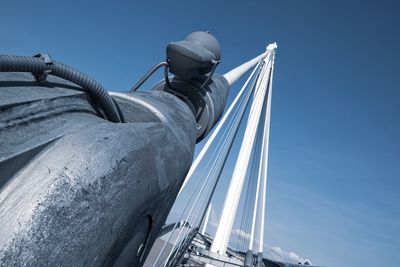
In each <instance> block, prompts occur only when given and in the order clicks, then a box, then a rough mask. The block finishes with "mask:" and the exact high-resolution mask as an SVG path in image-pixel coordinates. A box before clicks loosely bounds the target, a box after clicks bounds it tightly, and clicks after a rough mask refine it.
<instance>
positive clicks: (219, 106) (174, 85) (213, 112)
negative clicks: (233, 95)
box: [154, 74, 229, 142]
mask: <svg viewBox="0 0 400 267" xmlns="http://www.w3.org/2000/svg"><path fill="white" fill-rule="evenodd" d="M205 79H207V76H201V77H198V78H196V79H191V80H189V81H187V80H183V79H181V78H179V77H176V76H175V77H173V79H172V80H171V81H170V84H171V85H170V86H171V88H170V87H168V85H167V84H166V83H165V81H164V80H163V81H160V82H159V83H158V84H157V85H156V86H155V87H154V90H157V91H166V92H170V93H172V94H174V95H176V96H177V97H178V98H180V99H181V100H182V101H183V102H185V103H186V104H187V105H188V106H189V107H190V108H191V110H192V113H193V115H194V116H195V117H196V121H197V128H198V129H197V141H198V142H199V141H201V140H202V139H203V138H204V137H205V136H206V135H207V134H208V133H209V132H210V131H211V130H212V128H213V127H214V125H215V124H216V123H217V122H218V120H219V119H220V118H221V115H222V113H223V112H224V108H225V105H226V101H227V99H228V93H229V84H228V82H227V81H226V79H225V78H224V77H223V76H222V75H219V74H214V75H213V77H212V78H211V80H210V82H209V84H208V85H207V86H206V87H204V88H202V85H203V83H204V80H205Z"/></svg>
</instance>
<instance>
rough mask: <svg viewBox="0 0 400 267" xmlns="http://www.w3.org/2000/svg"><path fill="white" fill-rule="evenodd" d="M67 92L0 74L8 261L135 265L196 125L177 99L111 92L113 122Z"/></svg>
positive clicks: (1, 214) (0, 160) (1, 252)
mask: <svg viewBox="0 0 400 267" xmlns="http://www.w3.org/2000/svg"><path fill="white" fill-rule="evenodd" d="M73 89H75V88H74V87H73V86H72V85H70V84H69V83H66V82H64V81H63V80H60V79H56V78H54V79H53V80H52V82H44V83H36V82H35V81H34V79H33V77H32V75H30V74H21V73H18V74H16V73H0V101H1V102H0V142H1V143H0V147H1V149H0V181H1V189H0V218H1V223H0V262H1V264H2V265H4V266H32V265H33V266H99V265H108V266H109V265H121V266H123V265H127V264H130V265H133V266H135V265H141V264H140V263H139V259H142V260H143V259H144V257H145V256H146V254H147V253H148V251H149V249H150V247H151V244H152V243H153V242H154V240H155V238H156V236H157V234H158V231H159V230H160V228H161V226H162V225H163V223H164V221H165V218H166V216H167V214H168V212H169V209H170V207H171V205H172V204H173V201H174V199H175V196H176V194H177V192H178V190H179V187H180V184H181V183H182V182H183V179H184V177H185V174H186V172H187V171H188V169H189V166H190V164H191V160H192V157H193V150H194V145H195V140H196V122H195V119H194V117H193V115H192V112H191V110H190V109H189V108H188V107H187V106H186V105H185V104H184V103H183V102H182V101H181V100H179V99H178V98H177V97H175V96H173V95H171V94H169V93H166V92H160V91H152V92H146V93H134V94H129V93H125V94H119V95H118V96H116V95H115V94H114V99H116V101H117V102H118V103H119V105H120V108H121V110H122V112H123V115H124V118H125V120H126V121H127V123H118V124H116V123H111V122H109V121H106V120H104V119H102V118H101V117H100V115H101V114H100V113H99V112H100V111H98V110H97V109H96V108H95V107H94V105H93V103H92V101H91V99H90V97H89V96H88V95H87V94H86V93H83V92H82V91H79V90H78V91H77V90H73ZM142 244H146V246H145V247H144V249H141V250H140V249H139V248H140V247H141V245H142ZM132 251H133V252H135V251H136V252H137V251H139V254H138V255H136V253H132ZM143 251H144V252H143Z"/></svg>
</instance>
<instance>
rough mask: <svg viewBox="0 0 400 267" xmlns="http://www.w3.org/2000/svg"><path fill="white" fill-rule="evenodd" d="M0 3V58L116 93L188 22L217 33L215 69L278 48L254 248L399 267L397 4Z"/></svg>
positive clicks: (330, 261) (335, 262)
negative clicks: (55, 64) (65, 71)
mask: <svg viewBox="0 0 400 267" xmlns="http://www.w3.org/2000/svg"><path fill="white" fill-rule="evenodd" d="M0 8H1V11H2V12H1V14H2V15H1V23H0V36H1V38H0V51H1V52H0V53H11V54H21V55H33V54H35V53H37V52H40V51H44V52H48V53H50V54H51V55H52V57H53V58H54V59H57V60H59V61H62V62H65V63H67V64H70V65H72V66H74V67H76V68H78V69H80V70H82V71H84V72H86V73H88V74H90V75H91V76H93V77H94V78H96V79H97V80H99V81H100V82H101V83H103V84H104V85H105V86H106V87H107V88H109V89H110V90H119V91H125V90H128V89H129V88H130V87H131V86H132V85H133V84H134V83H135V81H137V80H138V79H139V78H140V77H141V76H142V75H143V74H144V73H145V72H146V71H147V70H148V69H149V68H150V67H151V66H152V65H153V64H155V63H157V62H159V61H160V60H162V59H163V58H164V51H165V46H166V44H168V42H170V41H176V40H180V39H182V38H183V37H184V36H185V35H186V34H188V33H190V32H191V31H194V30H209V31H211V33H213V34H214V35H215V36H216V37H217V38H218V39H219V41H220V43H221V46H222V63H221V65H220V66H219V67H218V72H220V73H224V72H225V71H227V70H229V69H231V68H233V67H234V66H236V65H238V64H240V63H241V62H244V61H245V60H247V59H250V58H252V57H254V56H255V55H257V54H259V53H261V52H262V51H263V50H264V48H265V45H266V44H267V43H269V42H272V41H276V42H278V46H279V48H278V51H277V57H276V64H275V74H274V94H273V100H272V118H271V121H272V124H271V137H270V167H269V176H268V197H267V201H268V203H267V223H266V226H265V229H266V237H265V238H266V247H267V250H266V254H267V255H269V256H271V257H275V258H279V257H281V258H283V259H290V258H292V259H293V258H295V256H293V254H290V252H292V253H295V254H297V255H298V256H299V257H301V258H309V259H311V261H312V262H313V263H314V264H318V265H326V266H399V265H400V253H399V251H400V177H399V174H400V171H399V170H400V142H399V136H400V122H399V116H400V86H399V84H400V74H399V70H400V63H399V62H400V52H399V41H400V15H399V14H400V2H398V1H327V0H320V1H318V0H312V1H300V0H293V1H282V0H280V1H278V0H276V1H72V0H70V1H64V2H62V1H26V2H21V1H16V0H14V1H3V2H2V3H1V4H0ZM160 78H161V74H160V73H158V76H157V78H154V79H152V80H151V81H150V82H149V83H147V84H146V85H147V86H148V87H150V85H151V83H152V82H154V81H156V80H158V79H160ZM237 90H238V86H235V87H234V88H233V89H232V92H231V97H230V99H232V97H233V96H234V95H235V94H236V92H237ZM229 166H232V163H228V167H229ZM222 184H224V182H223V183H222ZM225 184H226V181H225ZM218 190H220V191H221V192H222V191H223V190H224V189H223V188H222V186H221V187H220V188H219V189H218ZM225 190H226V189H225ZM221 198H222V197H221ZM222 201H223V199H220V200H219V202H222ZM216 202H218V201H216ZM220 205H222V204H219V205H218V204H216V209H215V216H213V217H217V216H218V213H219V211H218V206H220ZM215 220H217V219H215Z"/></svg>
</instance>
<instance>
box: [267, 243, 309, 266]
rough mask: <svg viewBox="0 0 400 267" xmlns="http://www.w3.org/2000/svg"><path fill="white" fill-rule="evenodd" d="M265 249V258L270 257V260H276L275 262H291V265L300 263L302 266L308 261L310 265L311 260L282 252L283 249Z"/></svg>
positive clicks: (274, 247) (276, 247) (273, 247)
mask: <svg viewBox="0 0 400 267" xmlns="http://www.w3.org/2000/svg"><path fill="white" fill-rule="evenodd" d="M265 248H266V250H267V251H266V252H267V256H269V257H271V259H272V260H276V261H283V262H292V263H299V262H300V263H302V264H304V263H305V262H306V261H308V262H309V263H310V264H312V263H311V260H309V259H306V258H303V257H300V256H299V255H297V254H296V253H294V252H292V251H290V252H287V251H284V250H283V249H281V248H280V247H278V246H272V247H267V246H265Z"/></svg>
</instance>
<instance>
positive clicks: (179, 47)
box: [166, 31, 221, 80]
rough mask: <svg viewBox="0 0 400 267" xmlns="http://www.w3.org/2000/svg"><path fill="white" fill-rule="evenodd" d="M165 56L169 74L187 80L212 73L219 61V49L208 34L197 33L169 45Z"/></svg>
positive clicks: (215, 40) (212, 37) (215, 41)
mask: <svg viewBox="0 0 400 267" xmlns="http://www.w3.org/2000/svg"><path fill="white" fill-rule="evenodd" d="M166 54H167V61H168V63H169V69H170V71H171V73H173V74H175V75H177V76H179V77H181V78H183V79H185V80H189V79H192V78H195V77H199V76H202V75H205V74H207V73H210V72H212V69H213V67H215V64H216V63H217V62H218V61H219V60H220V59H221V48H220V46H219V43H218V41H217V39H215V37H214V36H212V35H211V34H210V33H208V32H202V31H198V32H193V33H191V34H189V35H188V36H187V37H186V38H185V39H184V40H183V41H178V42H173V43H170V44H169V45H168V46H167V51H166Z"/></svg>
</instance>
